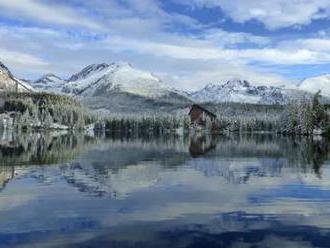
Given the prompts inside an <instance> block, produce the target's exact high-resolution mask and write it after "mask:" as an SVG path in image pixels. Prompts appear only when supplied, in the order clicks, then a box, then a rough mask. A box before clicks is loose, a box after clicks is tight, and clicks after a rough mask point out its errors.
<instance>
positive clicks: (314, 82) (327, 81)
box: [298, 74, 330, 96]
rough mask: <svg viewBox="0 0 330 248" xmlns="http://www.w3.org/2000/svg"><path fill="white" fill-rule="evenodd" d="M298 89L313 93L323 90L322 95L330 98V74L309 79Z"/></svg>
mask: <svg viewBox="0 0 330 248" xmlns="http://www.w3.org/2000/svg"><path fill="white" fill-rule="evenodd" d="M298 87H299V89H301V90H305V91H308V92H311V93H316V92H317V91H319V90H321V93H322V95H325V96H330V74H324V75H320V76H317V77H311V78H307V79H305V80H303V81H302V82H301V84H300V85H299V86H298Z"/></svg>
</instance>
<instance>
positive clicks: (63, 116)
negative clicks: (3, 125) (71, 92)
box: [0, 92, 95, 129]
mask: <svg viewBox="0 0 330 248" xmlns="http://www.w3.org/2000/svg"><path fill="white" fill-rule="evenodd" d="M2 100H3V102H4V103H3V106H2V108H0V113H8V114H10V118H11V119H12V122H13V123H12V126H13V127H14V128H23V129H25V128H68V129H73V128H77V129H79V128H83V127H84V126H85V125H88V124H90V123H93V122H94V121H95V119H94V118H93V117H92V116H91V115H90V114H89V112H88V110H86V109H85V108H84V107H83V106H82V105H81V104H80V103H79V102H78V101H75V100H74V99H72V98H70V97H66V96H59V95H53V94H47V93H31V92H29V93H16V92H11V93H6V94H5V95H3V96H2Z"/></svg>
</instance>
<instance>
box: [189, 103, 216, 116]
mask: <svg viewBox="0 0 330 248" xmlns="http://www.w3.org/2000/svg"><path fill="white" fill-rule="evenodd" d="M194 108H198V109H200V110H202V111H204V112H206V113H207V114H209V115H211V116H213V117H215V118H216V117H217V116H216V114H213V113H212V112H211V111H209V110H207V109H206V108H204V107H202V106H200V105H198V104H193V105H192V106H191V109H190V111H189V114H190V113H191V111H192V110H193V109H194Z"/></svg>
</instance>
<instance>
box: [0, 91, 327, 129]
mask: <svg viewBox="0 0 330 248" xmlns="http://www.w3.org/2000/svg"><path fill="white" fill-rule="evenodd" d="M3 99H4V101H3V104H2V106H1V104H0V115H1V114H6V115H7V116H10V118H11V119H12V124H11V125H12V127H14V128H19V129H29V128H41V129H86V127H87V126H92V128H93V129H95V130H99V131H100V130H102V131H106V132H108V133H114V132H122V133H128V132H130V133H144V134H146V133H154V134H164V133H178V134H182V133H188V132H191V131H194V130H192V127H191V125H190V117H189V115H188V112H189V108H185V109H182V108H180V106H178V109H177V110H176V111H174V112H172V113H159V114H157V115H151V114H148V113H145V114H120V113H112V114H108V115H106V116H104V115H98V113H95V112H94V111H90V110H88V109H87V108H85V107H84V106H83V105H82V104H81V103H80V102H79V101H77V100H75V99H72V98H70V97H67V96H58V95H52V94H46V93H7V94H6V95H5V96H4V97H3ZM203 106H204V107H205V108H207V109H208V110H210V111H212V112H213V113H215V114H216V115H217V119H216V123H215V125H214V126H215V128H213V129H212V130H211V129H208V128H206V127H203V128H202V131H204V132H218V133H223V132H273V133H282V134H287V135H311V134H327V135H330V118H329V106H326V105H324V104H321V94H320V92H318V93H316V94H315V95H314V96H313V97H312V98H302V99H300V100H298V101H295V102H290V103H289V104H287V105H284V106H281V105H254V104H242V103H220V104H214V103H205V104H203ZM0 119H1V118H0Z"/></svg>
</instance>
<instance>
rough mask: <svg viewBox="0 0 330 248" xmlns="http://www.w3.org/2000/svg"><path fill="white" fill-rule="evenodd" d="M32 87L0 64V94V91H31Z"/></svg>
mask: <svg viewBox="0 0 330 248" xmlns="http://www.w3.org/2000/svg"><path fill="white" fill-rule="evenodd" d="M32 90H33V89H32V87H31V86H30V85H29V84H27V83H26V82H24V81H22V80H19V79H17V78H15V77H14V75H13V74H12V73H11V72H10V71H9V69H8V68H7V67H6V66H5V65H4V64H2V63H1V62H0V92H1V91H18V92H26V91H32Z"/></svg>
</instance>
